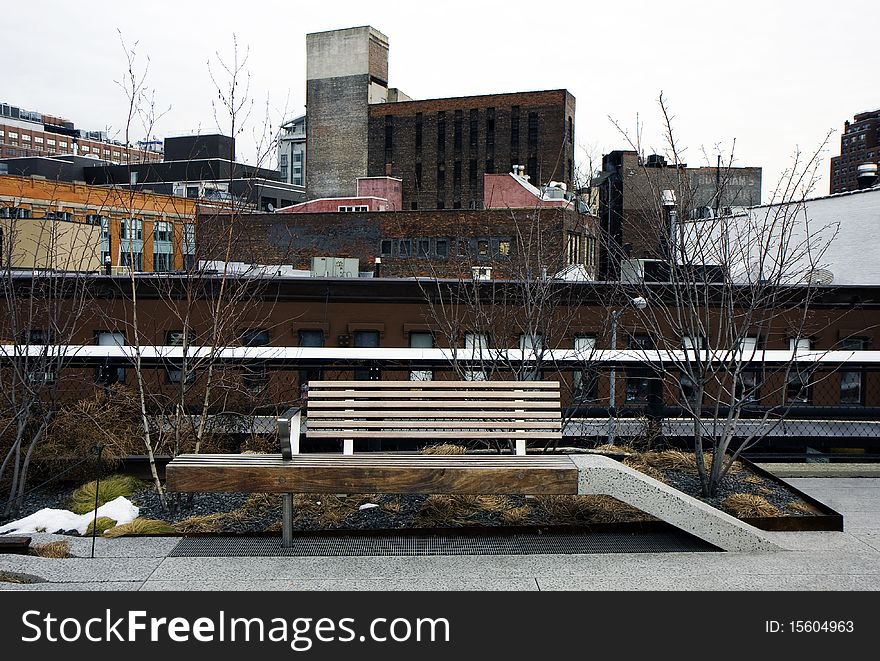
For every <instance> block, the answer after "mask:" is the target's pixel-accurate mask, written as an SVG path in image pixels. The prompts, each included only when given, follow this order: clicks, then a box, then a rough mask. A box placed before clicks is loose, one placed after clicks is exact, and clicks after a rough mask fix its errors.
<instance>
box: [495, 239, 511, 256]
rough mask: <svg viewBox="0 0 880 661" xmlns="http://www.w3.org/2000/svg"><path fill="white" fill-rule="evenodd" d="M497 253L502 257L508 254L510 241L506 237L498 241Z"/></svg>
mask: <svg viewBox="0 0 880 661" xmlns="http://www.w3.org/2000/svg"><path fill="white" fill-rule="evenodd" d="M498 254H499V255H501V256H502V257H509V256H510V241H509V240H507V239H502V240H501V241H499V242H498Z"/></svg>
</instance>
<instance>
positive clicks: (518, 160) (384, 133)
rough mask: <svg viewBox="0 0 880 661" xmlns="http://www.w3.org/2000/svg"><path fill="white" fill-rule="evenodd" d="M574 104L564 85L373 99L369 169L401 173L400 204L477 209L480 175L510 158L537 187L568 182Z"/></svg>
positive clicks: (503, 168)
mask: <svg viewBox="0 0 880 661" xmlns="http://www.w3.org/2000/svg"><path fill="white" fill-rule="evenodd" d="M574 106H575V101H574V97H573V96H572V95H571V94H569V93H568V92H566V91H565V90H554V91H548V92H522V93H514V94H496V95H486V96H473V97H457V98H450V99H431V100H427V101H406V102H400V103H384V104H374V105H371V106H370V108H369V112H370V123H369V163H368V168H369V174H370V175H374V176H379V175H391V176H395V177H400V178H401V179H403V206H404V209H437V208H445V209H454V208H462V209H468V208H471V207H475V208H480V206H481V205H482V202H483V175H484V174H485V173H486V172H487V171H489V172H490V173H491V172H496V173H504V172H509V171H510V166H511V165H513V164H522V165H525V166H526V167H527V168H528V169H527V174H529V175H530V177H531V182H532V183H534V184H536V185H540V184H541V183H547V182H548V181H550V180H555V181H564V182H566V183H567V184H569V186H571V183H572V182H571V177H570V176H569V171H568V170H569V163H571V164H572V168H573V159H574ZM530 116H531V117H532V118H533V119H532V126H533V131H534V130H535V129H536V133H533V135H532V136H531V137H532V138H533V139H532V140H530ZM569 118H571V122H572V125H571V133H572V135H571V141H569V139H568V130H569V129H568V120H569ZM535 120H537V126H535ZM517 124H518V129H517V128H515V126H516V125H517ZM457 126H460V129H457V128H456V127H457ZM459 131H460V139H457V138H456V134H457V132H459ZM419 134H420V135H421V138H419Z"/></svg>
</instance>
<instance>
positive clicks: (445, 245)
mask: <svg viewBox="0 0 880 661" xmlns="http://www.w3.org/2000/svg"><path fill="white" fill-rule="evenodd" d="M434 250H435V251H436V252H437V257H439V258H440V259H446V258H447V257H449V242H448V241H447V240H446V239H437V241H435V242H434Z"/></svg>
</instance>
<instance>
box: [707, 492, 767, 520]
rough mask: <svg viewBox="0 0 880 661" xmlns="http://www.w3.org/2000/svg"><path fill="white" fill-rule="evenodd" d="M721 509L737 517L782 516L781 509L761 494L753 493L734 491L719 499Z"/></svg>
mask: <svg viewBox="0 0 880 661" xmlns="http://www.w3.org/2000/svg"><path fill="white" fill-rule="evenodd" d="M721 509H723V510H724V511H726V512H729V513H731V514H733V515H734V516H735V517H737V518H739V519H746V518H753V517H763V516H782V511H781V510H780V509H779V508H778V507H776V505H774V504H772V503H771V502H770V501H768V500H767V499H766V498H764V497H763V496H759V495H756V494H753V493H735V494H733V495H732V496H728V497H727V498H725V499H724V500H722V501H721Z"/></svg>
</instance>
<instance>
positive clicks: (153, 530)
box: [104, 519, 176, 537]
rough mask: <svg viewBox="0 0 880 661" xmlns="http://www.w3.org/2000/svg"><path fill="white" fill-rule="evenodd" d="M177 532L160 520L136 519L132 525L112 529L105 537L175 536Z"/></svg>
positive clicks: (126, 524)
mask: <svg viewBox="0 0 880 661" xmlns="http://www.w3.org/2000/svg"><path fill="white" fill-rule="evenodd" d="M175 532H176V531H175V530H174V528H172V527H171V526H170V525H168V524H167V523H166V522H165V521H161V520H159V519H135V520H134V521H132V522H131V523H123V524H121V525H118V526H115V527H113V528H110V530H108V531H107V532H105V533H104V536H105V537H133V536H136V535H173V534H174V533H175Z"/></svg>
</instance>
